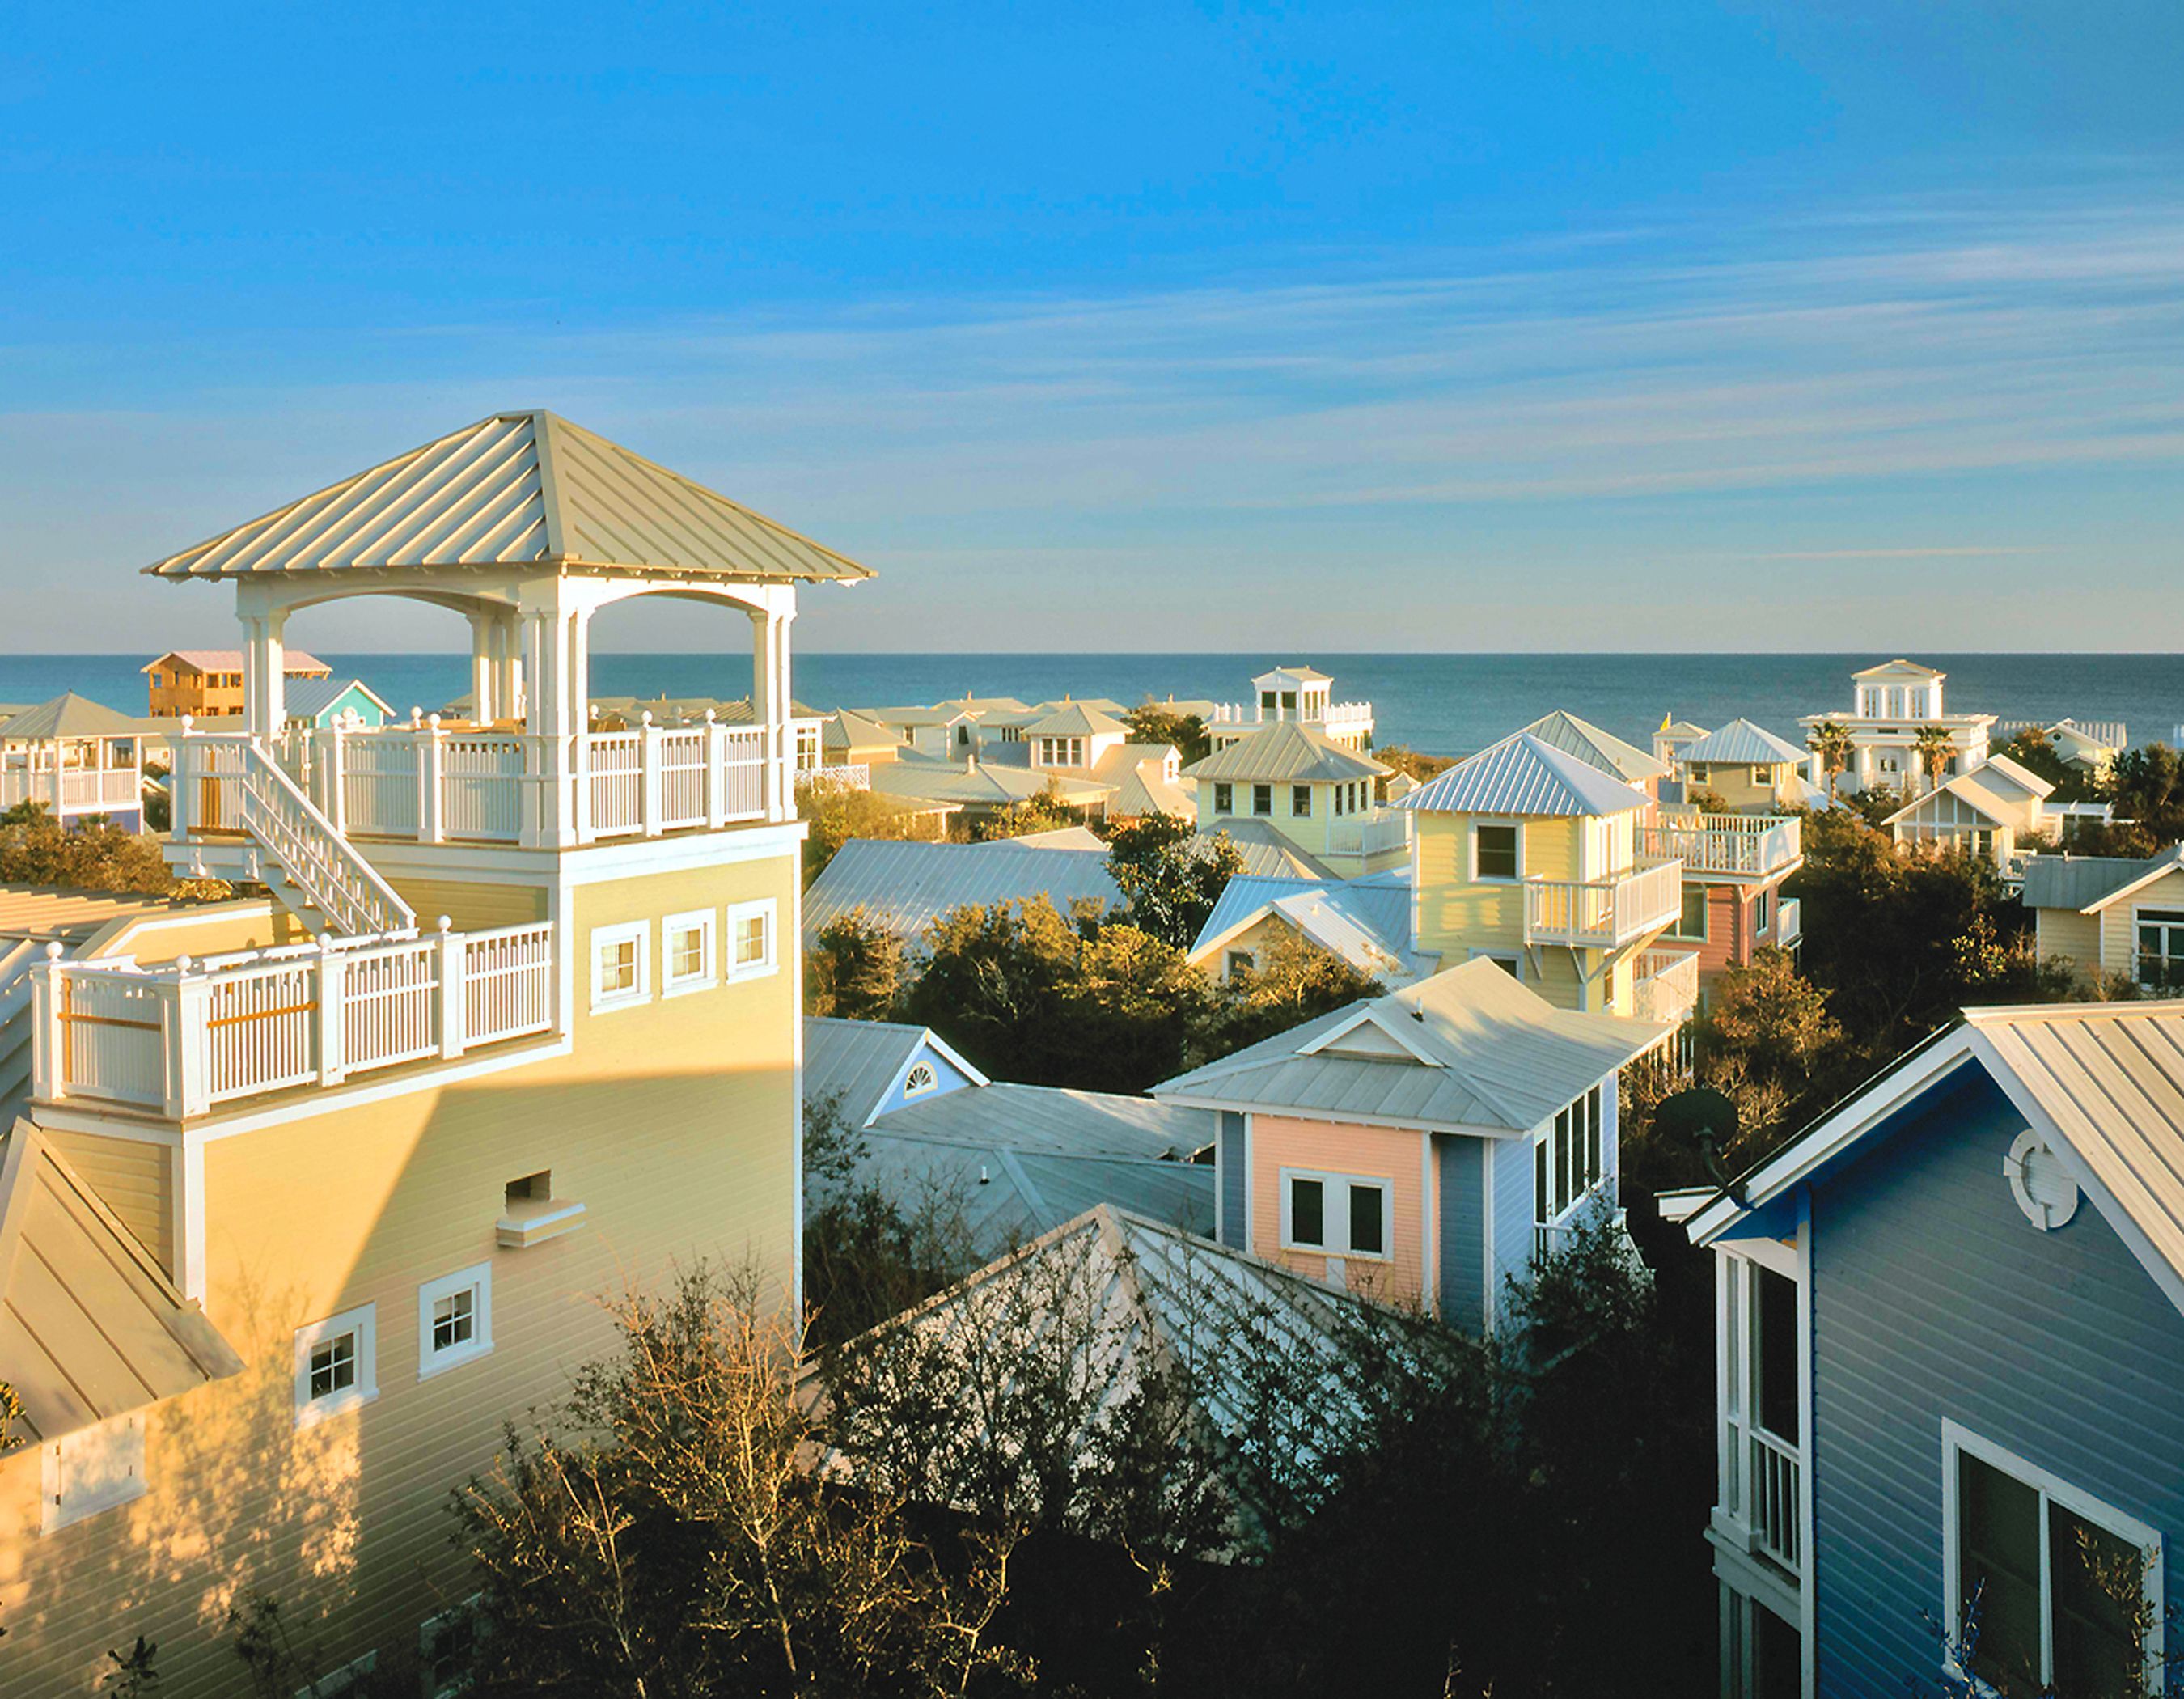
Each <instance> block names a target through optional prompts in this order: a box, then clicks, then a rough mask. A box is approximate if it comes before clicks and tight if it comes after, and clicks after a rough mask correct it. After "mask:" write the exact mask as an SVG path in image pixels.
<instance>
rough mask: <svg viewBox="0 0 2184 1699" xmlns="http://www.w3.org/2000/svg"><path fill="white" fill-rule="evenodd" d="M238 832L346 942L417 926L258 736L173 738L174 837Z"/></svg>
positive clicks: (390, 889)
mask: <svg viewBox="0 0 2184 1699" xmlns="http://www.w3.org/2000/svg"><path fill="white" fill-rule="evenodd" d="M199 832H239V833H243V834H244V835H246V836H247V837H248V838H251V839H253V841H255V842H256V843H258V844H260V845H262V846H263V847H264V848H265V850H267V851H268V852H269V853H270V855H272V857H273V859H274V861H276V862H277V863H278V864H279V865H280V867H281V871H282V872H284V873H285V874H286V875H287V879H288V880H289V882H290V883H291V884H292V886H293V887H294V888H295V891H296V893H297V894H298V896H299V897H300V898H301V899H302V900H304V901H305V902H307V903H308V904H309V905H310V906H311V907H313V908H315V909H316V910H317V911H319V912H320V914H321V915H323V916H325V917H326V925H327V926H328V927H331V929H332V930H333V931H335V932H337V933H340V934H342V935H343V937H346V938H383V937H385V936H387V934H388V933H400V932H408V931H410V930H413V929H414V928H415V926H416V924H417V916H416V915H415V912H414V911H412V910H411V909H410V907H409V905H408V904H407V903H405V902H404V901H403V900H402V899H401V898H400V897H399V896H398V895H397V894H395V891H394V888H393V886H392V885H389V884H388V883H387V881H386V880H385V879H383V878H382V877H380V876H379V872H378V870H377V869H376V868H375V867H373V866H372V865H371V863H370V862H369V861H365V858H364V856H363V855H361V854H360V853H359V851H358V850H357V848H356V846H355V845H354V844H351V843H350V842H349V841H348V838H347V836H346V835H345V834H344V833H342V832H341V831H339V830H338V829H337V827H335V825H334V823H333V822H331V821H330V820H329V819H327V817H326V815H325V814H323V813H322V812H320V810H319V808H318V806H317V805H316V804H315V803H314V802H313V801H312V800H311V799H310V798H309V797H308V796H307V795H305V794H304V790H303V788H302V787H301V786H299V785H298V783H296V781H295V780H294V779H293V778H292V777H290V776H289V774H288V772H287V769H286V768H285V767H283V766H281V763H280V762H279V761H277V760H275V759H274V758H273V756H272V755H271V754H270V752H269V751H268V750H267V749H266V748H265V745H264V744H260V743H259V741H258V740H257V739H256V738H251V737H248V736H239V735H232V734H220V735H200V734H198V733H192V732H190V731H189V730H188V729H187V727H185V728H184V734H183V735H182V736H181V738H177V739H176V740H175V784H174V835H175V838H177V839H181V840H186V839H187V838H189V837H190V836H191V835H192V833H199Z"/></svg>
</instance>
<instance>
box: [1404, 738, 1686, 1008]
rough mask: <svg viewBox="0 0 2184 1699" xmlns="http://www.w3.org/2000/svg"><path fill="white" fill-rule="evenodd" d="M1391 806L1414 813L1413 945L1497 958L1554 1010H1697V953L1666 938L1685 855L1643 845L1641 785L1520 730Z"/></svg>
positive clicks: (1454, 960) (1648, 808) (1647, 811)
mask: <svg viewBox="0 0 2184 1699" xmlns="http://www.w3.org/2000/svg"><path fill="white" fill-rule="evenodd" d="M1396 808H1398V809H1400V810H1402V811H1407V813H1408V814H1409V815H1410V816H1411V818H1412V839H1413V850H1412V862H1411V879H1412V888H1413V897H1412V901H1413V903H1414V905H1415V906H1414V916H1415V919H1414V923H1413V926H1412V938H1411V944H1412V948H1413V949H1414V950H1421V951H1427V952H1432V953H1435V954H1438V955H1440V959H1441V961H1443V962H1445V963H1446V964H1448V965H1449V966H1456V965H1457V964H1458V963H1461V962H1464V961H1471V960H1473V959H1474V958H1477V957H1480V956H1485V957H1490V958H1491V959H1493V960H1494V961H1498V962H1500V963H1501V964H1502V966H1503V967H1505V968H1506V969H1507V970H1508V972H1511V973H1512V974H1513V975H1514V976H1515V977H1516V978H1518V980H1519V981H1521V982H1522V983H1524V984H1527V985H1529V986H1531V987H1532V988H1533V989H1535V991H1537V992H1538V993H1539V994H1541V996H1543V997H1545V998H1546V1000H1548V1001H1549V1002H1550V1003H1552V1004H1553V1005H1555V1006H1556V1007H1557V1008H1562V1009H1577V1010H1585V1011H1595V1012H1599V1013H1606V1014H1615V1015H1632V1016H1636V1017H1640V1018H1642V1019H1646V1020H1659V1021H1667V1020H1681V1019H1682V1018H1683V1017H1685V1015H1687V1014H1689V1013H1690V1012H1691V1007H1692V1005H1693V1003H1694V1002H1695V1001H1696V1000H1697V994H1698V978H1697V972H1698V970H1697V956H1696V955H1694V954H1693V953H1692V952H1691V951H1689V950H1664V949H1660V948H1657V944H1658V941H1659V940H1660V939H1661V936H1662V934H1663V933H1664V932H1666V931H1667V930H1668V928H1669V927H1670V926H1672V925H1674V923H1675V922H1676V921H1677V919H1678V917H1679V916H1680V913H1681V911H1682V906H1683V875H1684V864H1683V861H1682V860H1681V859H1680V857H1676V856H1663V855H1646V854H1645V853H1643V850H1642V849H1641V828H1642V827H1645V826H1646V825H1647V824H1649V823H1650V822H1651V820H1652V811H1653V804H1652V799H1650V798H1649V797H1647V796H1646V794H1644V793H1642V792H1641V791H1640V790H1638V789H1637V788H1635V787H1634V786H1633V785H1631V784H1630V783H1626V782H1625V781H1624V780H1622V779H1620V778H1619V777H1615V776H1614V775H1613V774H1611V773H1608V772H1604V771H1602V769H1601V768H1599V767H1597V766H1593V765H1592V764H1591V763H1590V762H1588V761H1585V760H1580V759H1579V758H1578V757H1577V756H1576V755H1572V754H1570V753H1569V752H1568V751H1567V750H1565V749H1557V748H1556V747H1554V746H1553V745H1552V744H1547V743H1546V742H1544V741H1542V740H1541V738H1537V737H1535V736H1534V735H1532V734H1531V733H1529V732H1519V733H1515V734H1514V735H1513V736H1511V737H1508V738H1503V739H1502V742H1500V743H1498V744H1494V745H1492V746H1491V747H1490V748H1488V749H1481V750H1480V751H1479V753H1478V754H1477V755H1473V756H1471V757H1470V758H1469V759H1468V760H1463V761H1461V762H1459V763H1457V765H1456V766H1453V767H1451V768H1450V769H1449V770H1448V771H1447V772H1445V773H1442V774H1440V776H1438V777H1435V778H1434V779H1432V780H1430V781H1429V782H1428V783H1426V784H1424V785H1422V786H1421V787H1419V788H1418V789H1417V790H1416V791H1414V792H1412V794H1410V795H1408V796H1407V797H1405V798H1403V799H1401V801H1400V802H1398V803H1397V804H1396Z"/></svg>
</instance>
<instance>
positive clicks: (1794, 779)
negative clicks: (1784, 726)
mask: <svg viewBox="0 0 2184 1699" xmlns="http://www.w3.org/2000/svg"><path fill="white" fill-rule="evenodd" d="M1807 760H1808V755H1807V752H1806V751H1805V750H1803V749H1799V748H1798V747H1797V745H1796V744H1793V743H1791V742H1790V741H1789V740H1788V739H1787V738H1778V737H1776V736H1775V734H1774V733H1772V732H1770V731H1769V730H1768V729H1767V728H1766V727H1764V726H1755V725H1753V724H1752V721H1749V720H1732V721H1730V722H1729V723H1728V724H1727V725H1726V726H1724V727H1722V728H1721V729H1720V730H1719V731H1718V732H1708V733H1706V734H1705V735H1704V736H1703V737H1700V738H1692V739H1691V741H1689V742H1687V743H1685V744H1683V745H1682V746H1681V747H1680V749H1678V750H1677V753H1676V771H1677V773H1678V775H1679V776H1680V777H1681V778H1682V779H1683V781H1684V784H1685V788H1686V794H1688V793H1689V792H1690V791H1699V790H1704V791H1711V792H1713V794H1715V795H1716V796H1718V797H1719V798H1720V799H1722V800H1723V801H1724V802H1725V803H1727V804H1728V805H1729V807H1730V812H1732V813H1755V814H1772V813H1775V812H1776V811H1779V810H1781V809H1785V808H1802V807H1804V806H1806V805H1808V804H1809V803H1812V802H1814V801H1816V800H1821V798H1817V797H1815V795H1814V793H1813V790H1812V788H1811V787H1810V786H1809V785H1808V783H1806V781H1805V764H1806V761H1807Z"/></svg>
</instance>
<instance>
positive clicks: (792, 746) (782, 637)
mask: <svg viewBox="0 0 2184 1699" xmlns="http://www.w3.org/2000/svg"><path fill="white" fill-rule="evenodd" d="M795 620H796V610H794V608H791V609H790V610H788V612H786V613H784V614H782V615H780V616H777V618H776V619H775V621H774V622H773V632H774V652H775V658H774V667H773V696H774V700H773V708H774V716H773V721H774V727H775V732H774V737H775V747H776V749H777V751H778V755H779V759H778V760H777V761H776V762H775V765H774V783H775V786H776V790H775V794H774V816H773V817H774V818H775V819H777V820H794V818H795V817H796V736H795V733H794V732H792V731H791V730H790V729H789V723H788V722H789V721H790V719H791V717H792V716H794V714H795V712H796V709H795V705H794V697H793V694H792V693H791V691H790V689H789V682H788V671H789V668H788V658H789V651H790V643H789V629H790V627H792V626H793V625H794V622H795Z"/></svg>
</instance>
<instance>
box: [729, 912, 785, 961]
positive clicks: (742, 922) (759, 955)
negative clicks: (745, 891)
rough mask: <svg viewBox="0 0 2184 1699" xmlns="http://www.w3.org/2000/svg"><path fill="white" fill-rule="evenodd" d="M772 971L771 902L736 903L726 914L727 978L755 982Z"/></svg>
mask: <svg viewBox="0 0 2184 1699" xmlns="http://www.w3.org/2000/svg"><path fill="white" fill-rule="evenodd" d="M773 970H774V944H773V900H772V898H770V897H769V898H767V899H766V900H765V901H763V902H756V903H738V904H736V905H734V906H733V907H732V908H730V909H729V911H728V978H731V979H755V978H758V977H759V976H760V975H761V974H766V973H771V972H773Z"/></svg>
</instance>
